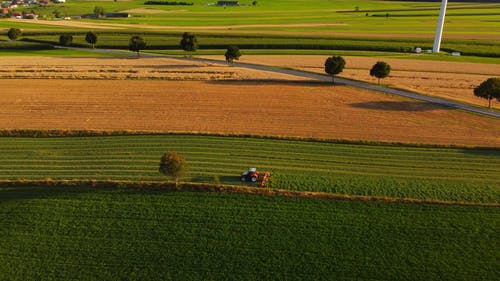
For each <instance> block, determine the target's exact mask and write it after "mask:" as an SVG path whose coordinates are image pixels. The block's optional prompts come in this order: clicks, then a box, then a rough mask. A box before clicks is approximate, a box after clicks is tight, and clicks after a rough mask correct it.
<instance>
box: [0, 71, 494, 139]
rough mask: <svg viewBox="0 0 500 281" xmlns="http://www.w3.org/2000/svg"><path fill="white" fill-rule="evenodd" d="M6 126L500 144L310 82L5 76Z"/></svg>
mask: <svg viewBox="0 0 500 281" xmlns="http://www.w3.org/2000/svg"><path fill="white" fill-rule="evenodd" d="M0 93H1V96H0V108H1V110H0V128H3V129H96V130H148V131H190V132H212V133H234V134H238V133H242V134H258V135H279V136H301V137H315V138H340V139H356V140H360V139H362V140H377V141H391V142H412V143H432V144H457V145H479V146H495V147H499V146H500V120H498V119H492V118H485V117H481V116H476V115H472V114H468V113H464V112H459V111H455V110H449V109H446V108H441V107H437V106H434V105H431V104H427V103H422V102H417V101H413V100H408V99H403V98H398V97H393V96H390V95H383V94H378V93H373V92H370V91H365V90H358V89H354V88H350V87H342V86H331V85H328V84H316V83H304V82H288V83H287V82H281V83H277V82H266V83H263V82H237V81H232V82H231V81H163V80H75V79H72V80H67V79H23V80H17V79H4V80H3V81H2V91H1V92H0Z"/></svg>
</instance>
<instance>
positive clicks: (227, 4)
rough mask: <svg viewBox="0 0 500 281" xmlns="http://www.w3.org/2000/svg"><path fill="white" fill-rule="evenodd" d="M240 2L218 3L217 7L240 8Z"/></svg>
mask: <svg viewBox="0 0 500 281" xmlns="http://www.w3.org/2000/svg"><path fill="white" fill-rule="evenodd" d="M239 5H240V2H239V1H217V6H239Z"/></svg>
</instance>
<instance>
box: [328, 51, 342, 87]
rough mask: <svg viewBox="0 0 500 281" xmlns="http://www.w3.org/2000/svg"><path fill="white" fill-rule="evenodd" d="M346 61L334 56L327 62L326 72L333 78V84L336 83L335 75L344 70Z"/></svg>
mask: <svg viewBox="0 0 500 281" xmlns="http://www.w3.org/2000/svg"><path fill="white" fill-rule="evenodd" d="M344 67H345V60H344V58H343V57H341V56H332V57H329V58H327V59H326V61H325V72H326V73H327V74H329V75H331V76H332V82H333V83H335V75H336V74H339V73H340V72H342V70H344Z"/></svg>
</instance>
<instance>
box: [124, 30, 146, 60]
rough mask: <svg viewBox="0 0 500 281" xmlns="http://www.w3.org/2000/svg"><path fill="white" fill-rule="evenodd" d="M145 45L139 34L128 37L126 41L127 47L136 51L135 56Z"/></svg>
mask: <svg viewBox="0 0 500 281" xmlns="http://www.w3.org/2000/svg"><path fill="white" fill-rule="evenodd" d="M145 47H146V42H145V41H144V39H142V37H141V36H139V35H134V36H132V37H131V38H130V41H129V43H128V49H129V50H130V51H132V52H137V56H139V52H140V51H141V50H143V49H144V48H145Z"/></svg>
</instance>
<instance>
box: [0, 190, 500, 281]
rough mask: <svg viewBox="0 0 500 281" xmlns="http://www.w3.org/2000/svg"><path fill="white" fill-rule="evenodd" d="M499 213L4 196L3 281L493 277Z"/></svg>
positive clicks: (64, 193) (103, 194)
mask: <svg viewBox="0 0 500 281" xmlns="http://www.w3.org/2000/svg"><path fill="white" fill-rule="evenodd" d="M499 219H500V209H499V208H497V207H471V206H469V207H461V206H439V205H420V204H389V203H375V202H346V201H330V200H321V199H293V198H279V197H261V196H248V195H227V194H218V193H182V192H181V193H179V192H174V193H161V192H143V191H134V190H104V189H82V188H0V236H1V237H2V239H0V280H9V281H15V280H22V281H24V280H306V279H307V280H365V279H366V280H495V279H497V277H498V276H499V274H500V272H499V268H498V259H499V253H500V249H499V248H498V239H497V238H498V235H497V233H498V221H499Z"/></svg>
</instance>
